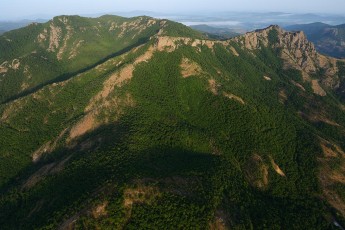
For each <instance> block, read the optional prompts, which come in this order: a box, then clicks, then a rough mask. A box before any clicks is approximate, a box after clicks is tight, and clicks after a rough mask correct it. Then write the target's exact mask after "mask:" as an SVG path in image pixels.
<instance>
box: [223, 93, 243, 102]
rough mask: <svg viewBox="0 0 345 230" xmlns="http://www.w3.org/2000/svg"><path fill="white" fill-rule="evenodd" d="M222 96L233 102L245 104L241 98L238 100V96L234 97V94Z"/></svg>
mask: <svg viewBox="0 0 345 230" xmlns="http://www.w3.org/2000/svg"><path fill="white" fill-rule="evenodd" d="M223 95H224V97H227V98H229V99H231V100H235V101H237V102H239V103H241V104H242V105H244V104H246V102H245V101H244V100H243V99H242V98H240V97H239V96H236V95H234V94H231V93H226V92H223Z"/></svg>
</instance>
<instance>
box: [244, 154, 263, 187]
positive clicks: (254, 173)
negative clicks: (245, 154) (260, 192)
mask: <svg viewBox="0 0 345 230" xmlns="http://www.w3.org/2000/svg"><path fill="white" fill-rule="evenodd" d="M244 173H245V176H246V178H247V180H248V182H249V183H250V184H251V185H252V186H253V187H256V188H259V189H264V188H265V187H266V186H267V185H268V166H267V165H266V164H265V162H264V161H263V159H262V158H261V156H259V155H258V154H254V155H253V156H252V157H251V158H250V159H249V160H248V162H247V164H246V165H245V166H244Z"/></svg>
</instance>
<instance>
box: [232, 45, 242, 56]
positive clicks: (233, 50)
mask: <svg viewBox="0 0 345 230" xmlns="http://www.w3.org/2000/svg"><path fill="white" fill-rule="evenodd" d="M230 50H231V52H232V53H233V54H234V55H235V56H236V57H238V56H240V55H239V54H238V52H237V51H236V49H235V48H234V47H232V46H230Z"/></svg>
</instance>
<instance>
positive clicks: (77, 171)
mask: <svg viewBox="0 0 345 230" xmlns="http://www.w3.org/2000/svg"><path fill="white" fill-rule="evenodd" d="M0 48H1V51H2V52H1V53H0V62H1V63H2V64H1V69H0V88H1V91H0V98H1V105H0V159H1V160H0V226H1V229H57V228H58V229H78V228H97V229H98V228H99V229H106V228H112V229H123V228H125V229H147V228H150V229H151V228H154V229H165V228H171V229H178V228H182V229H198V228H201V229H204V228H209V229H228V228H229V229H231V228H239V229H248V228H257V229H263V228H282V229H308V228H310V229H332V228H335V226H334V223H337V225H345V224H344V223H345V200H344V199H345V198H344V181H345V178H344V168H345V159H344V156H345V154H344V149H345V145H344V143H345V128H344V127H345V116H344V115H345V114H344V113H345V104H344V76H345V64H344V60H340V59H335V58H330V57H327V56H323V55H321V54H319V53H317V52H316V51H315V48H314V45H313V44H312V43H310V42H309V41H308V40H307V39H306V37H305V35H304V33H302V32H286V31H284V30H282V29H281V28H279V27H278V26H270V27H268V28H266V29H263V30H257V31H254V32H250V33H247V34H245V35H242V36H238V37H235V38H232V39H229V40H225V41H219V40H210V39H206V38H204V37H203V35H201V34H200V33H198V32H196V31H194V30H192V29H190V28H189V27H185V26H183V25H182V24H179V23H175V22H171V21H169V20H158V19H153V18H149V17H136V18H121V17H116V16H103V17H100V18H95V19H91V18H82V17H78V16H61V17H56V18H54V19H53V20H51V21H49V22H47V23H44V24H35V25H30V26H28V27H26V28H23V29H19V30H15V31H11V32H7V33H5V34H4V35H3V36H1V37H0Z"/></svg>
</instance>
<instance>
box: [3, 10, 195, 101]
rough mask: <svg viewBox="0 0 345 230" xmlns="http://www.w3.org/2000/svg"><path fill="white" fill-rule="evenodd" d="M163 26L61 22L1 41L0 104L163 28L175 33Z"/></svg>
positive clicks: (137, 21) (106, 19) (108, 19)
mask: <svg viewBox="0 0 345 230" xmlns="http://www.w3.org/2000/svg"><path fill="white" fill-rule="evenodd" d="M165 23H167V21H165V20H156V19H152V18H149V17H136V18H131V19H128V18H122V17H117V16H110V15H109V16H103V17H100V18H83V17H79V16H60V17H55V18H54V19H53V20H51V21H49V22H47V23H43V24H37V23H36V24H31V25H29V26H28V27H26V28H24V29H19V30H15V31H11V32H8V33H6V34H5V35H3V36H1V37H0V49H1V53H0V74H1V75H0V81H1V84H0V86H1V88H0V92H1V93H0V102H6V101H9V100H11V99H14V98H17V97H19V96H22V95H25V94H27V93H30V92H33V91H35V90H37V89H38V88H40V87H42V86H44V85H47V84H51V83H53V82H59V81H63V80H66V79H68V78H69V77H71V76H73V75H76V74H78V73H81V72H83V71H85V70H87V69H91V68H93V67H95V66H96V65H98V64H100V63H102V62H104V61H105V60H107V59H109V58H111V57H114V56H118V55H121V54H123V53H125V52H128V51H129V50H130V49H132V48H134V47H137V46H139V45H141V44H143V43H145V42H147V41H148V39H149V38H150V37H151V36H153V35H155V34H156V33H158V32H159V30H160V29H161V28H162V27H167V29H166V30H165V31H166V33H169V32H168V31H169V28H170V27H173V28H175V27H176V29H178V28H179V25H178V24H177V23H173V22H168V23H167V24H165ZM183 29H184V30H186V31H187V33H188V32H190V31H191V30H190V31H189V30H188V29H185V28H184V27H183ZM172 31H175V30H172ZM188 34H191V33H188ZM171 35H173V34H171ZM194 35H196V36H198V34H197V33H196V32H195V33H194Z"/></svg>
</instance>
